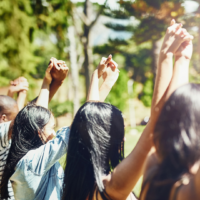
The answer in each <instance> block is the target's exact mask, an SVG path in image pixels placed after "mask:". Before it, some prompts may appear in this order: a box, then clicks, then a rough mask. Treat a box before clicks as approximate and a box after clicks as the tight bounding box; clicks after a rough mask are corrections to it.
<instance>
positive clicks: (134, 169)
mask: <svg viewBox="0 0 200 200" xmlns="http://www.w3.org/2000/svg"><path fill="white" fill-rule="evenodd" d="M172 27H173V28H171V29H172V30H173V31H172V30H171V29H168V31H167V37H169V40H166V44H170V45H169V46H168V47H167V49H165V52H166V53H165V54H171V53H172V54H175V53H176V52H178V50H180V49H179V47H180V45H181V44H182V43H183V42H185V41H188V40H191V39H192V37H191V36H190V35H189V34H187V33H186V32H185V31H184V30H182V29H180V28H178V26H172ZM169 42H170V43H169ZM166 44H165V45H164V47H166ZM167 52H168V53H167ZM167 59H168V58H167ZM170 59H172V58H170ZM165 61H166V60H165V59H163V61H162V62H165ZM162 62H161V63H160V66H164V64H163V63H162ZM168 63H169V64H170V63H171V61H170V62H168ZM177 64H178V63H177ZM177 64H175V68H176V65H177ZM170 65H171V64H170ZM166 66H167V65H166ZM160 71H161V72H162V73H163V71H162V70H160ZM162 73H160V74H159V75H162ZM176 74H177V73H175V74H173V76H172V79H171V82H170V84H169V85H167V84H166V83H169V80H168V81H164V82H162V81H161V80H160V83H161V84H164V85H167V86H165V90H166V91H165V92H164V93H163V92H162V93H163V96H161V94H160V93H159V94H157V92H154V95H155V94H156V95H157V97H156V98H155V97H154V99H157V100H156V103H155V104H154V105H156V108H158V110H157V109H155V110H153V111H152V115H151V119H150V121H149V123H148V124H147V126H146V128H145V129H144V131H143V133H142V135H141V137H140V139H139V141H138V143H137V144H136V146H135V148H134V149H133V151H132V152H131V153H130V154H129V156H128V157H127V158H125V159H124V160H123V161H122V162H121V163H120V164H119V165H118V166H117V167H116V168H115V169H114V171H113V173H112V175H109V176H107V177H105V178H104V184H105V189H106V192H107V194H108V195H109V196H110V197H111V198H112V199H115V200H118V199H121V200H125V199H126V198H127V197H128V196H129V194H130V192H131V191H132V189H133V188H134V186H135V185H136V183H137V181H138V180H139V178H140V176H141V175H142V173H143V167H144V164H145V160H146V158H147V156H148V153H149V151H150V149H151V147H152V141H151V137H152V134H153V130H154V125H155V123H156V119H157V117H158V116H159V112H158V111H159V110H161V108H162V107H161V106H162V105H163V103H164V102H165V101H166V100H167V99H166V97H167V96H166V95H167V94H170V92H171V91H172V90H171V91H170V92H169V88H171V87H172V88H174V89H175V88H176V87H177V85H176V84H175V81H173V80H174V79H176V78H177V77H175V76H176ZM174 75H175V76H174ZM170 76H171V75H170ZM184 77H185V76H184ZM159 79H160V77H158V78H157V81H158V80H159ZM168 79H169V78H168ZM157 84H158V85H157V89H158V88H160V86H159V83H157ZM160 89H161V88H160ZM159 99H160V100H159ZM160 102H161V103H160Z"/></svg>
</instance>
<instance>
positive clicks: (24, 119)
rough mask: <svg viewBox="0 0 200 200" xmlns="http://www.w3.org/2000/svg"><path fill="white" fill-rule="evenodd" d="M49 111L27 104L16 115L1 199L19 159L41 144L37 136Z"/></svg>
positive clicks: (45, 122)
mask: <svg viewBox="0 0 200 200" xmlns="http://www.w3.org/2000/svg"><path fill="white" fill-rule="evenodd" d="M50 117H51V112H50V111H49V110H48V109H46V108H44V107H41V106H36V105H28V106H26V107H24V108H23V109H22V110H21V111H20V112H19V113H18V115H17V116H16V118H15V121H14V125H13V129H12V143H11V148H10V151H9V154H8V158H7V160H6V166H5V169H4V172H3V175H2V180H1V185H0V195H1V198H2V199H8V198H9V194H8V181H9V179H10V177H11V176H12V174H13V173H14V171H15V170H14V169H15V166H16V165H17V163H18V162H19V160H20V159H21V158H22V157H23V156H25V155H26V153H28V151H30V150H32V149H36V148H38V147H40V146H41V145H43V143H42V141H41V139H40V138H39V136H38V132H40V133H41V132H42V129H43V128H44V126H45V125H46V124H47V123H48V122H49V120H50Z"/></svg>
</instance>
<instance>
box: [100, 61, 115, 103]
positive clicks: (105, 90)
mask: <svg viewBox="0 0 200 200" xmlns="http://www.w3.org/2000/svg"><path fill="white" fill-rule="evenodd" d="M102 77H103V80H104V81H103V83H102V85H101V87H100V89H99V98H100V101H102V102H103V101H105V99H106V97H107V96H108V94H109V93H110V90H111V89H112V87H113V85H114V84H115V82H116V81H117V79H118V77H119V70H118V69H117V63H115V62H114V61H113V60H111V62H110V63H109V64H108V67H106V70H105V72H104V73H103V75H102Z"/></svg>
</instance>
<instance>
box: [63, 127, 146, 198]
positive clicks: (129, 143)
mask: <svg viewBox="0 0 200 200" xmlns="http://www.w3.org/2000/svg"><path fill="white" fill-rule="evenodd" d="M143 129H144V126H137V127H136V128H135V129H131V128H126V136H125V137H126V141H125V157H126V156H127V155H128V154H129V153H130V152H131V151H132V150H133V148H134V146H135V145H136V143H137V141H138V139H139V137H140V135H141V133H142V131H143ZM65 159H66V155H64V156H63V157H62V158H61V159H60V164H61V165H62V166H63V167H64V166H65ZM141 183H142V178H141V179H140V180H139V181H138V183H137V185H136V186H135V188H134V190H133V191H134V193H135V194H136V195H137V196H139V193H140V188H141Z"/></svg>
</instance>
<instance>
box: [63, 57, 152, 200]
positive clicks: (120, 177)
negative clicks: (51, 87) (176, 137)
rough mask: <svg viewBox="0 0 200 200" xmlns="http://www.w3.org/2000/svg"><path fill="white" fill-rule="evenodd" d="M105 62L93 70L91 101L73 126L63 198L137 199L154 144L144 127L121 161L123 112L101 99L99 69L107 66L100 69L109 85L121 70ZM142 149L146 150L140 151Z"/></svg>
mask: <svg viewBox="0 0 200 200" xmlns="http://www.w3.org/2000/svg"><path fill="white" fill-rule="evenodd" d="M104 62H105V60H102V61H101V62H100V64H99V66H98V68H97V69H96V70H95V71H94V73H93V75H92V80H91V87H90V89H89V94H88V98H87V101H88V102H87V103H85V104H84V105H83V106H82V107H81V108H80V109H79V110H78V112H77V114H76V116H75V118H74V120H73V123H72V125H71V130H70V138H69V146H68V151H67V158H66V163H67V164H66V168H65V177H64V184H63V196H62V200H74V199H76V200H94V199H99V200H100V199H110V198H113V199H116V197H117V199H125V198H124V197H127V198H128V199H136V198H135V196H134V195H133V194H132V193H131V191H132V189H133V187H134V185H135V184H136V183H137V180H138V179H139V177H140V175H141V171H142V169H141V168H142V164H143V163H144V160H145V158H146V156H147V154H148V152H149V149H150V146H151V145H148V142H147V141H149V133H148V130H149V128H147V129H145V131H144V133H143V135H142V137H141V139H140V141H139V145H138V146H137V148H136V149H135V150H134V151H133V152H132V153H131V155H130V156H129V158H127V159H125V160H124V161H122V160H123V159H124V120H123V116H122V113H121V111H120V110H119V109H117V108H116V107H115V106H113V105H111V104H107V103H102V102H100V100H101V99H102V98H101V94H99V89H98V88H99V86H98V82H99V79H98V78H99V77H100V76H99V69H101V68H104V69H103V70H102V69H101V70H102V71H103V74H102V76H103V78H104V79H105V78H107V77H109V79H108V80H109V81H107V80H105V81H104V84H105V85H107V86H108V87H109V88H111V87H112V86H113V84H114V82H115V81H116V79H117V78H118V76H119V70H118V69H117V68H116V67H106V66H105V65H103V64H102V63H104ZM148 126H149V125H148ZM141 148H143V150H144V152H142V153H138V151H139V150H141ZM132 157H135V158H136V159H138V163H132V161H131V160H132ZM139 166H140V167H139ZM125 168H126V170H127V171H126V170H124V169H125ZM130 169H131V170H132V172H133V171H134V170H135V172H136V173H135V172H134V173H132V172H131V171H130ZM128 171H129V172H130V173H127V172H128ZM133 174H135V176H133ZM127 175H128V176H127ZM125 180H126V181H125ZM121 185H123V190H121ZM121 192H122V193H121ZM130 193H131V194H130ZM122 197H123V198H122Z"/></svg>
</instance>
